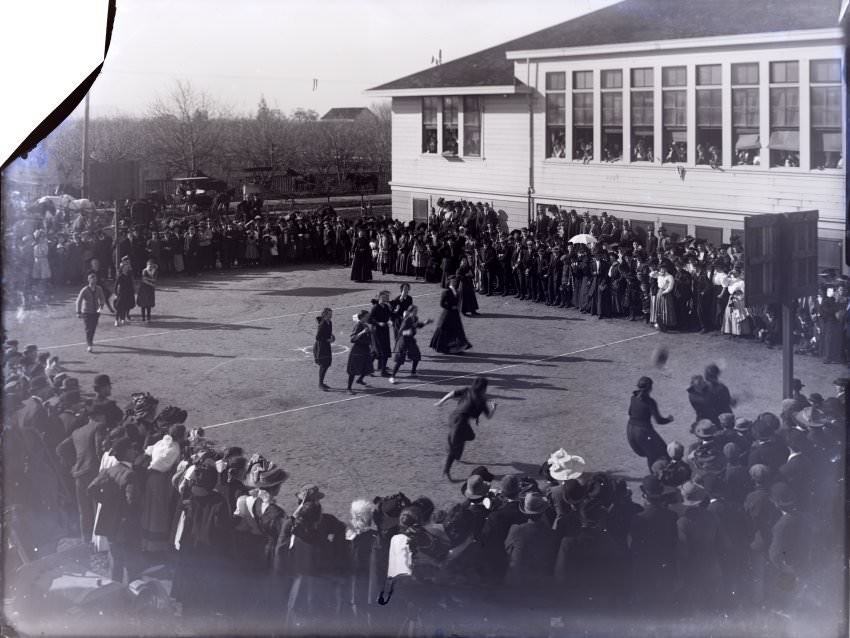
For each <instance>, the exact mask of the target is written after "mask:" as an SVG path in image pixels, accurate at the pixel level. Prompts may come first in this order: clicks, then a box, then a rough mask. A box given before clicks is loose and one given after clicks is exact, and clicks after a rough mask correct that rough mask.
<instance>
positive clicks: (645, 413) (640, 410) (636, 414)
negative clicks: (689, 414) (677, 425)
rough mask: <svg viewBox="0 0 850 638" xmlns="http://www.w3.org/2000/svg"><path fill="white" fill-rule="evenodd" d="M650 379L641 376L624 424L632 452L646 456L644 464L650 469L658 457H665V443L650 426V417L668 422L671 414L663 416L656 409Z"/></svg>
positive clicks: (656, 420)
mask: <svg viewBox="0 0 850 638" xmlns="http://www.w3.org/2000/svg"><path fill="white" fill-rule="evenodd" d="M651 392H652V379H650V378H649V377H641V378H640V379H639V380H638V383H637V390H635V391H634V392H633V393H632V400H631V403H630V404H629V422H628V424H627V425H626V438H627V439H628V441H629V445H630V446H631V448H632V450H634V453H635V454H637V455H638V456H642V457H644V458H646V464H647V465H648V466H649V468H650V470H651V469H652V464H653V463H655V461H657V460H658V459H661V458H668V457H667V444H666V443H665V442H664V439H662V438H661V435H660V434H658V432H656V431H655V428H654V427H652V419H655V422H656V423H658V424H659V425H664V424H666V423H670V422H671V421H672V420H673V417H672V416H667V417H663V416H661V413H660V412H659V411H658V404H657V403H656V402H655V399H653V398H652V397H651V396H649V395H650V393H651Z"/></svg>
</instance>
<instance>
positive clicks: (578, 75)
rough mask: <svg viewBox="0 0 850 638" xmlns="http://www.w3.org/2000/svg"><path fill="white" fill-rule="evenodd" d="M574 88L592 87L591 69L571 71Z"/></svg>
mask: <svg viewBox="0 0 850 638" xmlns="http://www.w3.org/2000/svg"><path fill="white" fill-rule="evenodd" d="M573 88H574V89H592V88H593V71H575V72H574V73H573Z"/></svg>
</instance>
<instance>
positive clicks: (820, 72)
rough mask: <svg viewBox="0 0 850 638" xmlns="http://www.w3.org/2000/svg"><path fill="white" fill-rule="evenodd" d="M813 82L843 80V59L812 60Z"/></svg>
mask: <svg viewBox="0 0 850 638" xmlns="http://www.w3.org/2000/svg"><path fill="white" fill-rule="evenodd" d="M810 68H811V77H810V79H809V81H810V82H812V83H822V82H841V60H812V61H811V66H810Z"/></svg>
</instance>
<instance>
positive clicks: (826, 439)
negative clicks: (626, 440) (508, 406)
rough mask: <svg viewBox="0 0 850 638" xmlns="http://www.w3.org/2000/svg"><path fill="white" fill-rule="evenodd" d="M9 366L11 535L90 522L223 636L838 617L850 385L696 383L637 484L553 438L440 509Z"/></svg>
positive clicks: (39, 547)
mask: <svg viewBox="0 0 850 638" xmlns="http://www.w3.org/2000/svg"><path fill="white" fill-rule="evenodd" d="M3 364H4V370H3V373H4V383H5V384H4V396H3V409H4V428H3V446H4V452H5V458H6V460H7V465H6V467H5V468H4V470H5V477H6V479H5V482H4V492H5V494H4V498H5V505H6V506H7V507H11V508H14V509H15V510H16V511H17V516H16V520H17V521H18V525H23V526H24V527H25V529H24V530H22V529H21V528H20V527H19V528H18V529H16V530H15V531H16V532H18V533H17V534H16V535H15V536H14V538H16V539H18V542H21V543H24V544H25V545H26V547H25V548H24V551H25V552H26V553H30V554H32V555H45V554H48V553H50V552H51V551H52V550H53V549H54V548H55V544H56V541H57V539H58V538H60V537H62V536H67V535H70V534H79V535H80V538H81V539H82V541H83V542H84V543H92V544H93V549H94V550H106V551H108V552H109V556H110V576H111V578H112V579H113V580H115V581H117V582H127V583H129V582H131V581H134V579H136V578H137V577H138V576H139V574H140V573H141V571H142V570H143V569H144V568H145V567H147V566H149V565H152V564H158V563H163V562H164V563H166V564H168V565H171V567H172V568H173V578H172V589H171V592H170V593H171V596H172V597H173V598H174V599H175V600H176V601H177V602H178V603H180V606H181V607H182V612H181V613H182V616H183V618H184V619H186V620H187V621H196V622H198V623H200V624H199V625H198V626H199V627H203V628H205V629H206V630H207V631H213V630H222V625H221V623H228V622H231V623H236V625H234V626H237V627H238V626H244V625H240V623H245V622H248V621H249V620H250V619H255V620H256V619H257V618H262V619H264V620H266V621H268V622H270V623H272V624H273V625H274V626H275V627H277V628H284V629H285V630H293V631H294V630H299V631H306V632H310V631H317V632H325V631H327V630H328V627H336V630H335V631H337V632H338V631H339V628H340V627H345V628H346V633H349V634H352V633H354V634H361V635H366V634H370V633H371V634H374V633H381V634H389V635H397V634H398V633H399V632H413V633H415V634H417V635H419V634H422V635H434V634H435V633H437V632H438V630H441V629H445V628H450V629H452V630H453V631H455V632H457V633H461V634H462V633H464V632H470V631H473V630H474V631H475V633H487V631H488V626H489V631H492V632H493V633H496V632H497V630H502V629H503V628H504V627H503V626H502V625H493V623H502V622H507V618H508V617H509V616H511V615H515V616H514V617H515V618H516V619H517V622H522V623H523V625H522V631H524V632H525V633H528V634H530V635H541V634H544V635H545V634H546V633H547V632H552V631H555V632H556V635H557V629H553V628H557V627H558V626H565V627H567V626H569V621H568V620H567V619H568V618H587V617H588V615H590V616H593V615H594V614H608V613H611V612H616V613H617V614H624V613H635V614H637V613H638V612H640V614H642V615H641V617H642V618H646V617H647V614H649V615H651V614H654V613H668V614H669V613H671V612H675V613H676V614H679V615H680V616H681V617H683V618H685V617H690V615H692V614H709V615H712V616H717V615H723V614H726V615H727V616H729V615H735V614H740V613H743V614H750V613H753V612H754V611H759V610H761V611H768V612H778V613H781V614H783V615H784V617H791V618H793V617H796V616H797V615H799V614H806V613H827V612H828V611H829V609H823V608H821V607H819V605H823V604H825V603H824V601H825V600H828V599H829V600H831V598H830V596H831V593H830V591H828V590H829V589H830V588H833V587H834V586H835V585H834V584H835V583H836V582H839V581H836V580H835V579H834V576H835V573H836V572H835V571H834V570H840V569H841V568H842V567H843V562H842V561H841V560H839V559H838V556H840V555H841V552H842V547H843V542H844V540H845V537H844V523H845V521H844V501H843V489H842V488H843V471H844V463H843V459H844V452H845V449H844V448H845V445H846V439H845V432H846V409H847V390H848V384H850V380H848V379H843V378H842V379H836V380H835V382H834V385H835V396H830V397H826V398H824V397H823V396H821V395H818V394H811V395H809V396H806V395H804V394H803V393H802V388H803V385H802V383H800V382H797V383H796V384H795V393H794V396H793V397H791V398H789V399H786V400H784V401H783V402H782V404H781V406H778V407H779V409H778V410H777V412H776V413H771V412H764V413H761V414H757V415H756V414H741V413H738V414H732V413H723V414H715V413H714V412H712V411H711V406H706V405H703V404H700V403H699V402H698V401H696V402H695V401H694V400H693V397H690V396H689V398H690V399H691V403H692V405H693V406H694V408H695V415H694V417H693V425H692V426H691V430H692V432H693V434H694V437H695V438H694V440H693V441H684V442H682V443H679V442H671V443H670V444H669V445H668V447H667V454H664V455H662V456H661V457H659V458H657V459H655V460H654V461H653V463H652V466H651V471H650V473H649V474H648V475H646V476H645V477H643V478H642V479H640V480H639V481H638V482H637V484H635V485H633V486H632V487H630V486H629V484H628V483H627V481H626V480H625V479H624V478H622V477H620V476H618V475H616V474H614V473H611V472H606V471H605V469H604V467H602V466H599V467H588V466H587V465H586V463H585V461H584V459H583V458H582V457H581V456H577V455H575V454H572V453H569V452H567V450H566V449H559V450H557V451H555V452H554V453H553V454H552V455H551V456H550V457H549V458H548V459H546V460H545V462H544V463H543V464H542V466H541V468H540V470H539V472H538V473H527V472H526V473H508V474H505V475H504V476H498V477H497V476H494V475H493V474H492V473H491V472H490V471H489V470H488V468H486V467H478V468H475V469H474V470H473V471H472V473H471V474H470V476H469V477H468V478H467V479H466V480H465V481H464V482H463V483H462V484H461V485H460V486H459V493H458V498H457V499H456V500H455V501H454V502H452V503H448V504H445V505H443V506H441V507H438V506H437V505H436V504H435V503H434V502H433V501H432V500H431V499H430V498H428V497H426V496H420V497H418V498H415V499H411V498H409V497H408V496H407V495H405V494H403V493H396V494H391V495H386V496H379V497H375V496H374V495H371V494H370V495H366V494H364V495H363V496H364V497H367V498H361V499H356V500H354V501H353V502H352V503H351V508H350V511H345V512H328V511H325V510H324V509H323V507H322V499H323V497H324V496H325V495H324V494H323V493H322V491H321V486H317V485H303V486H301V487H300V488H298V489H291V490H290V489H289V488H288V483H287V479H288V478H289V477H288V474H287V472H286V471H285V469H284V467H285V466H284V467H281V466H279V465H276V464H275V463H272V462H270V461H269V460H267V459H266V458H264V457H263V452H264V451H263V450H260V451H259V453H253V451H245V450H243V449H241V448H238V447H229V448H223V447H220V446H218V445H217V444H216V443H215V442H214V441H212V440H210V439H208V438H207V437H206V436H205V435H204V433H203V430H202V429H197V430H191V431H190V430H188V429H187V427H186V426H185V422H186V420H187V416H188V415H187V413H186V411H184V410H182V409H180V408H177V407H174V406H165V407H162V406H161V404H160V401H159V400H157V399H156V398H155V397H153V396H151V395H150V394H148V393H144V392H138V393H133V394H132V395H130V398H129V401H128V402H126V405H123V406H121V405H119V404H118V403H116V401H115V400H114V399H113V398H112V381H111V379H110V378H109V377H108V376H106V375H103V374H100V375H97V376H96V377H95V378H94V387H93V392H92V393H86V392H84V391H83V388H82V387H81V386H80V383H79V382H78V380H77V379H76V378H74V377H72V376H70V375H69V374H68V373H67V372H65V371H63V370H62V367H61V363H60V361H59V360H58V358H57V357H52V356H51V355H50V354H49V353H46V352H40V351H39V349H38V347H37V346H35V345H28V346H26V347H24V348H23V349H22V350H19V347H18V344H17V343H16V342H15V341H7V342H5V343H4V345H3ZM565 445H566V446H567V447H569V443H565ZM572 452H581V451H580V450H578V451H577V450H573V451H572ZM284 463H285V460H284ZM831 570H832V571H831ZM832 593H834V592H832ZM516 614H519V615H516ZM520 618H521V621H520V620H519V619H520ZM246 619H248V620H246ZM488 623H489V625H488ZM563 623H566V625H564V624H563ZM252 626H255V625H252ZM446 630H447V629H446ZM564 632H565V635H568V633H569V632H568V631H567V629H565V630H564ZM413 633H408V634H407V635H413ZM549 635H551V634H549Z"/></svg>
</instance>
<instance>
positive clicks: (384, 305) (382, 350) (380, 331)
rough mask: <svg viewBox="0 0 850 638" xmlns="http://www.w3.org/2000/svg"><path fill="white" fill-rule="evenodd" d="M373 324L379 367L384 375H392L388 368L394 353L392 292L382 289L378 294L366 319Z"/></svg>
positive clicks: (373, 336) (374, 343)
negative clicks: (391, 337)
mask: <svg viewBox="0 0 850 638" xmlns="http://www.w3.org/2000/svg"><path fill="white" fill-rule="evenodd" d="M366 321H367V322H368V323H369V324H370V325H371V326H372V349H373V351H374V354H375V358H376V359H377V360H378V369H379V370H380V371H381V376H382V377H388V376H390V371H389V370H388V369H387V361H389V359H390V356H391V355H392V346H391V345H390V324H391V321H392V308H391V307H390V293H389V291H387V290H382V291H381V292H380V293H379V294H378V303H376V304H375V305H373V306H372V310H371V311H370V312H369V318H368V319H367V320H366Z"/></svg>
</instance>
